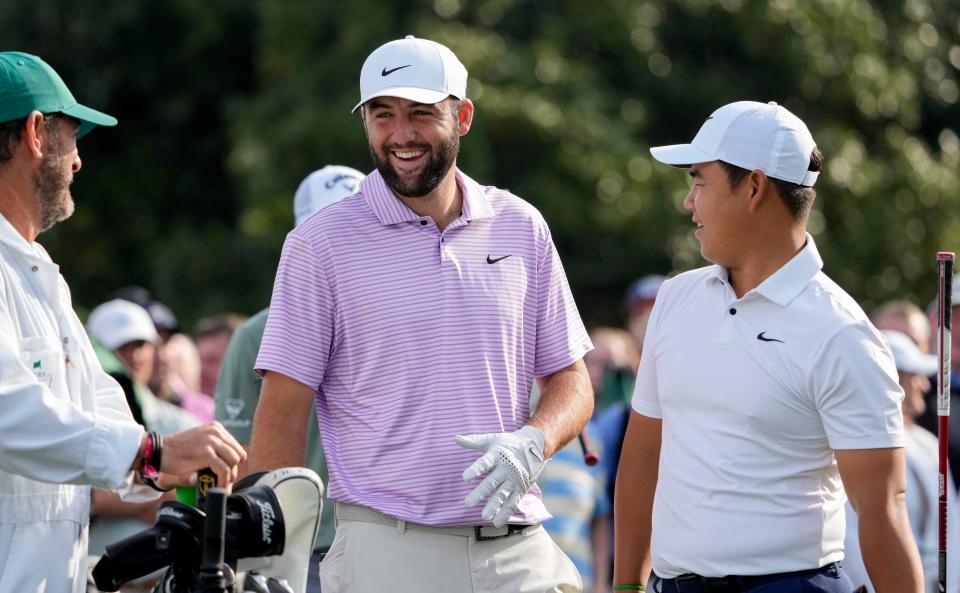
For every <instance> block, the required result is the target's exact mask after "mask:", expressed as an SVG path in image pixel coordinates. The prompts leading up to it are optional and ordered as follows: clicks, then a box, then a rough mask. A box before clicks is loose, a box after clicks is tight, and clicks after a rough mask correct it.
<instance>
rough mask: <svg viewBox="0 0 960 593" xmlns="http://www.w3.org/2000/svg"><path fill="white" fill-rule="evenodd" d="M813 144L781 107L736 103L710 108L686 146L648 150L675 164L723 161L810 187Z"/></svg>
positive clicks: (814, 178) (797, 121)
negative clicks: (709, 113)
mask: <svg viewBox="0 0 960 593" xmlns="http://www.w3.org/2000/svg"><path fill="white" fill-rule="evenodd" d="M816 146H817V144H816V142H814V141H813V136H811V135H810V130H808V129H807V125H806V124H805V123H803V121H802V120H801V119H800V118H799V117H797V116H796V115H794V114H792V113H790V112H789V111H788V110H787V109H786V108H785V107H783V106H781V105H777V104H776V103H775V102H773V101H770V102H769V103H758V102H756V101H737V102H736V103H730V104H729V105H724V106H723V107H721V108H720V109H717V110H716V111H714V112H713V114H712V115H711V116H710V117H708V118H707V121H705V122H703V126H701V128H700V131H699V132H697V135H696V137H695V138H694V139H693V142H691V143H690V144H674V145H671V146H657V147H654V148H651V149H650V154H652V155H653V158H655V159H657V160H658V161H660V162H661V163H666V164H668V165H674V166H678V167H689V166H690V165H695V164H698V163H709V162H711V161H723V162H725V163H729V164H731V165H736V166H737V167H741V168H743V169H747V170H750V171H753V170H755V169H759V170H761V171H763V172H764V173H766V174H767V176H768V177H773V178H774V179H780V180H783V181H789V182H790V183H796V184H798V185H803V186H807V187H812V186H813V184H814V183H816V181H817V177H818V176H819V175H820V173H819V172H817V171H809V170H808V169H809V168H810V156H811V155H812V154H813V149H814V148H816Z"/></svg>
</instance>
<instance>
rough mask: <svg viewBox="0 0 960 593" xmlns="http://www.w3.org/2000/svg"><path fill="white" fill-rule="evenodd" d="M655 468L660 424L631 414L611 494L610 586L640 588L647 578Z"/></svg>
mask: <svg viewBox="0 0 960 593" xmlns="http://www.w3.org/2000/svg"><path fill="white" fill-rule="evenodd" d="M659 465H660V421H659V420H655V419H652V418H647V417H644V416H641V415H639V414H637V413H636V412H632V413H631V418H630V425H629V427H628V429H627V435H626V437H625V439H624V443H623V450H622V452H621V453H620V467H619V469H618V470H617V485H616V491H615V494H614V504H613V509H614V512H613V516H614V528H613V533H614V536H615V542H614V546H613V550H614V564H613V583H614V584H636V585H644V584H646V582H647V581H648V580H649V578H650V572H651V570H652V569H653V564H652V561H651V557H650V533H651V528H652V523H653V498H654V494H655V492H656V490H657V473H658V470H659Z"/></svg>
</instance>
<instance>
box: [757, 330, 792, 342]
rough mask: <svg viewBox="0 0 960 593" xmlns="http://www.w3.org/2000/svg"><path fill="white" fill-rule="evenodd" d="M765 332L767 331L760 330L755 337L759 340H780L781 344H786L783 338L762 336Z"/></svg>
mask: <svg viewBox="0 0 960 593" xmlns="http://www.w3.org/2000/svg"><path fill="white" fill-rule="evenodd" d="M765 333H767V332H760V333H759V334H757V339H758V340H760V341H761V342H780V343H781V344H786V342H784V341H783V340H778V339H776V338H768V337H766V336H764V334H765Z"/></svg>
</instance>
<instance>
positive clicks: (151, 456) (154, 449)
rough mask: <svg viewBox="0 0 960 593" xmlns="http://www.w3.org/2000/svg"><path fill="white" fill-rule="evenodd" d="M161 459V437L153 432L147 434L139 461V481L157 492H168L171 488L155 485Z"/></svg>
mask: <svg viewBox="0 0 960 593" xmlns="http://www.w3.org/2000/svg"><path fill="white" fill-rule="evenodd" d="M162 459H163V437H162V436H161V435H159V434H157V433H155V432H151V433H149V434H148V435H147V443H146V445H145V446H144V448H143V460H142V461H141V462H140V472H139V474H140V481H141V482H143V483H144V484H146V485H147V486H149V487H151V488H153V489H154V490H156V491H157V492H170V491H171V490H173V488H161V487H160V486H158V485H157V478H158V477H160V462H161V460H162Z"/></svg>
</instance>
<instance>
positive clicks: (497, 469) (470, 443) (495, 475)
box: [456, 425, 545, 527]
mask: <svg viewBox="0 0 960 593" xmlns="http://www.w3.org/2000/svg"><path fill="white" fill-rule="evenodd" d="M456 439H457V444H458V445H460V446H461V447H464V448H467V449H476V450H477V451H483V452H484V454H483V456H482V457H480V459H478V460H476V461H475V462H473V464H472V465H471V466H470V467H468V468H467V469H466V471H464V472H463V481H464V482H473V481H474V480H476V479H477V478H479V477H480V476H482V475H484V474H489V475H487V477H486V478H484V480H483V481H482V482H480V485H479V486H477V487H476V488H474V489H473V491H472V492H471V493H470V494H468V495H467V499H466V501H465V502H466V505H467V506H468V507H471V508H472V507H475V506H477V504H478V503H479V502H480V501H481V500H483V499H484V498H486V497H487V496H490V500H488V501H487V504H486V506H484V507H483V513H482V516H483V518H484V519H486V520H487V521H491V520H492V521H493V524H494V525H495V526H497V527H503V526H504V525H506V524H507V521H508V520H509V519H510V516H511V515H513V512H514V511H515V510H517V505H519V504H520V499H521V498H522V497H523V495H524V494H526V492H527V490H528V489H529V488H530V486H531V485H532V484H533V482H534V481H535V480H536V479H537V476H539V475H540V472H541V471H543V465H544V463H545V461H544V454H543V442H544V435H543V432H542V431H540V429H538V428H534V427H533V426H529V425H527V426H524V427H523V428H521V429H520V430H517V431H515V432H497V433H489V434H471V435H465V436H463V435H461V436H457V437H456Z"/></svg>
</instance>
